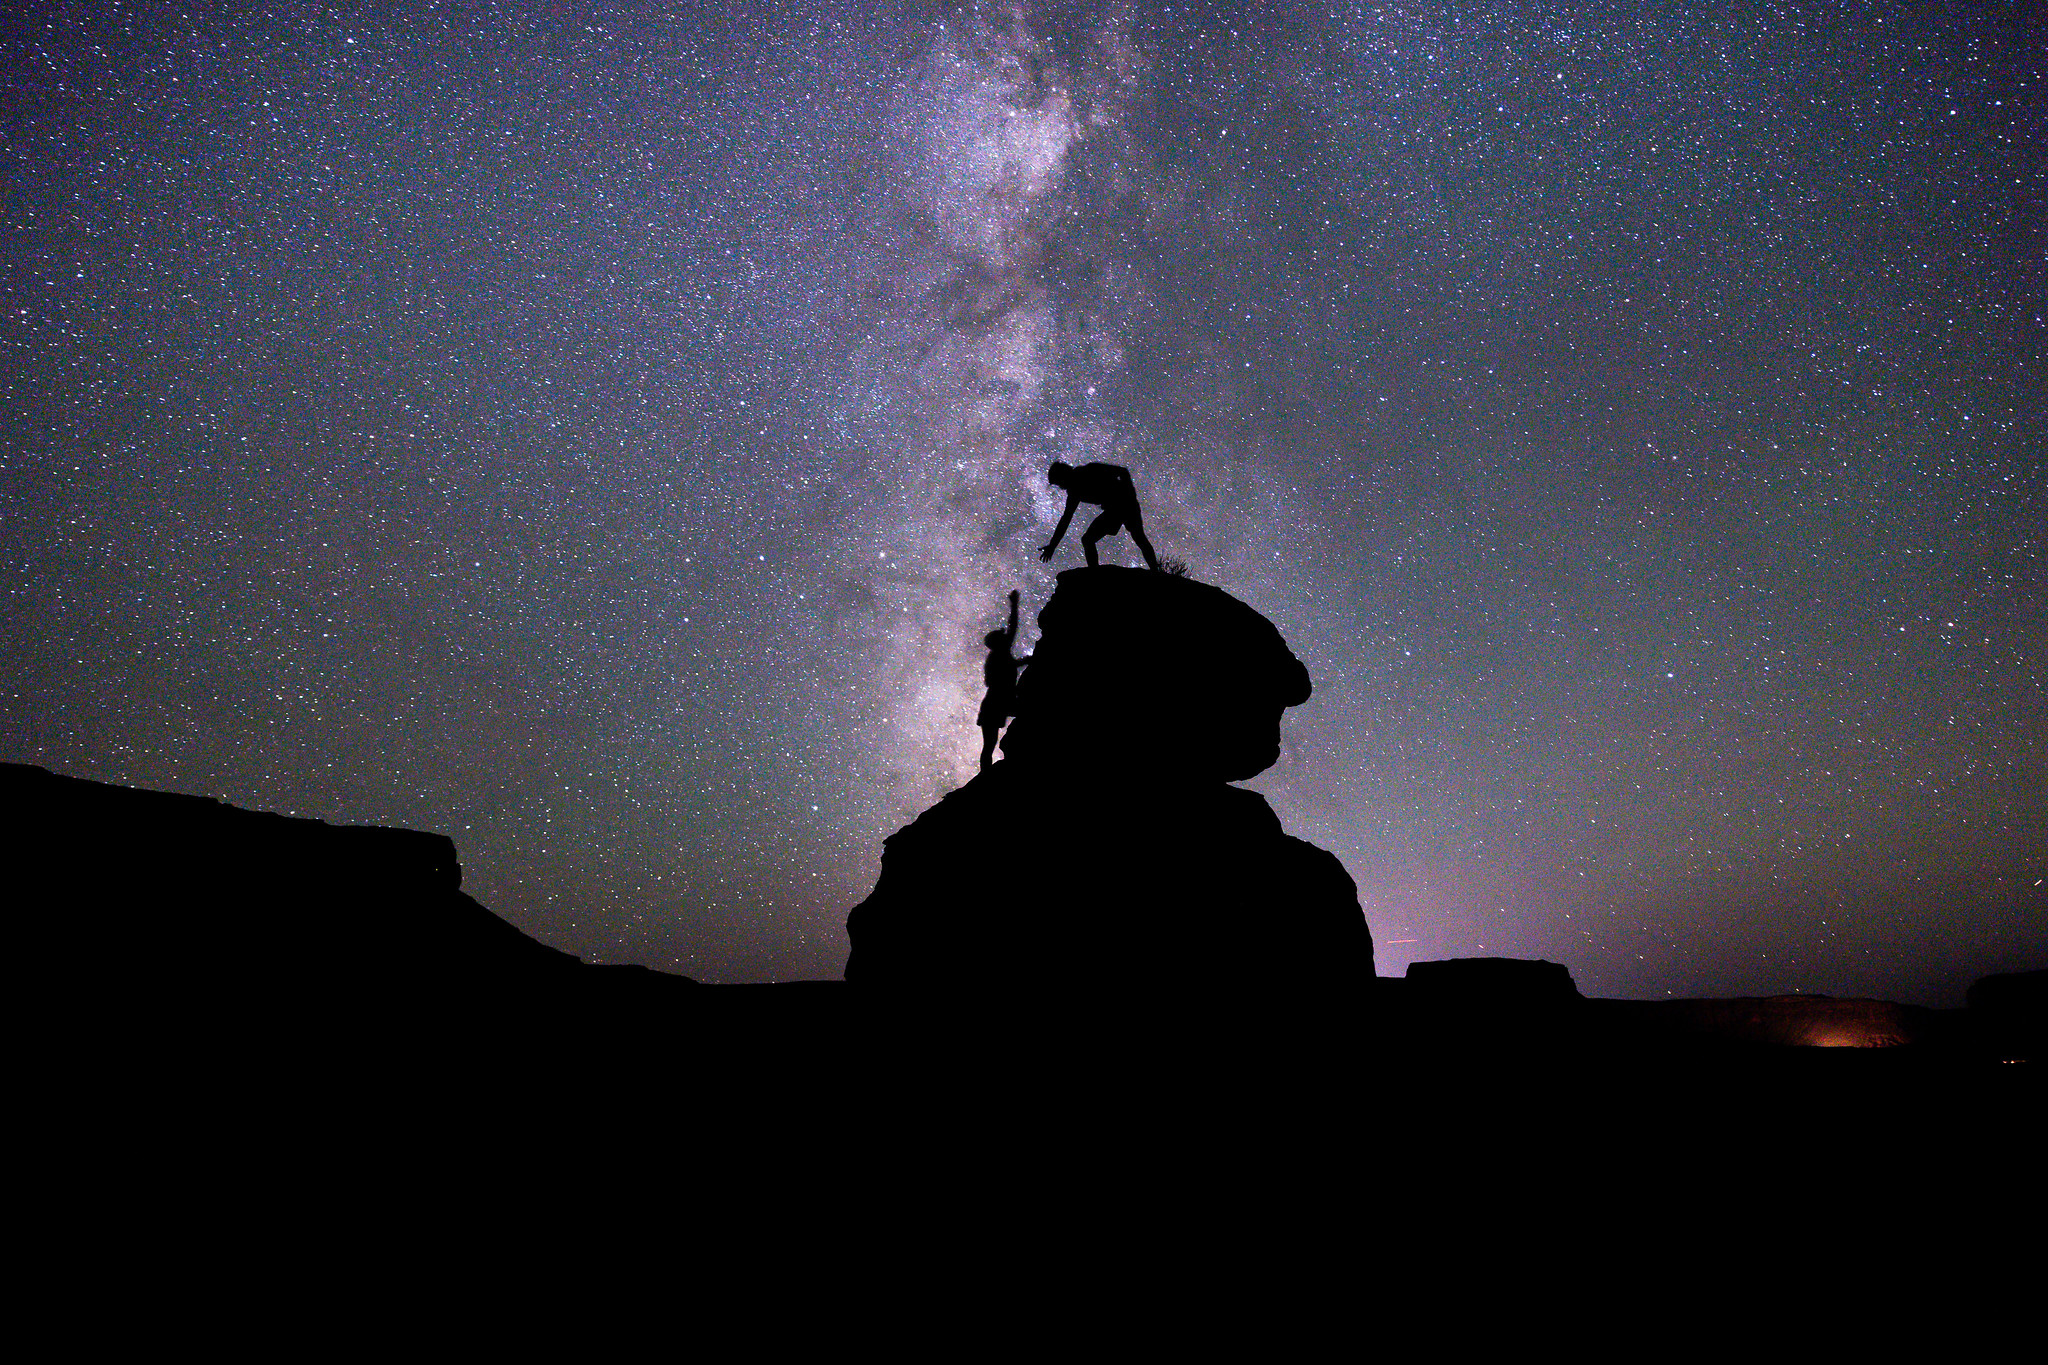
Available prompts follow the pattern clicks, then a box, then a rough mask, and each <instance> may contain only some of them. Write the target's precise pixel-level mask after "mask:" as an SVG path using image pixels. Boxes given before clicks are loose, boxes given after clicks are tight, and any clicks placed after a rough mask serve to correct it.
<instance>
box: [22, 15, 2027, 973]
mask: <svg viewBox="0 0 2048 1365" xmlns="http://www.w3.org/2000/svg"><path fill="white" fill-rule="evenodd" d="M7 23H8V25H9V26H8V27H7V28H6V29H5V30H4V32H0V52H4V54H5V64H4V67H0V71H4V73H5V82H6V86H5V88H6V90H7V96H8V98H7V102H6V106H5V109H6V124H5V127H6V136H5V139H4V150H5V154H6V162H5V164H6V174H7V180H6V192H7V200H6V203H7V213H6V219H5V222H6V233H7V238H6V242H7V245H6V250H5V253H4V257H0V308H4V316H0V391H4V393H5V395H6V397H7V408H6V417H5V427H4V436H0V455H4V475H0V477H4V482H0V496H4V503H0V552H4V554H5V556H6V560H7V563H8V565H9V568H10V573H9V578H8V594H7V597H6V599H5V601H6V603H7V612H8V615H7V620H6V626H5V632H4V635H5V639H4V644H0V649H4V655H0V657H4V661H5V677H4V683H5V686H4V695H0V757H4V758H6V759H9V760H17V761H28V762H35V763H41V764H43V765H45V766H48V767H51V768H54V769H57V770H59V771H63V772H68V773H73V774H76V775H79V776H85V777H94V778H99V779H102V780H109V781H119V782H127V783H133V784H138V785H145V786H152V787H163V788H170V789H176V790H182V791H193V792H202V793H206V794H209V795H215V796H220V797H223V798H226V799H228V800H232V801H235V802H237V803H240V804H244V805H249V806H255V807H263V808H269V809H278V810H289V811H296V812H298V813H301V814H308V815H317V816H320V817H322V818H325V819H329V820H337V821H362V822H378V823H398V824H406V825H412V826H416V827H420V828H427V829H435V830H441V831H444V832H446V833H448V834H450V835H452V836H453V837H454V838H455V839H456V840H457V843H458V845H459V847H460V848H461V851H462V855H463V861H464V865H465V869H466V876H467V884H468V886H469V888H470V889H471V891H472V893H473V894H474V895H476V896H477V898H478V899H480V900H481V901H483V902H484V903H485V904H487V905H490V906H491V907H492V908H494V909H496V910H498V911H500V912H501V913H503V914H505V915H507V916H508V917H509V918H511V919H513V920H514V921H515V922H516V923H518V924H520V925H521V926H522V927H523V928H526V929H527V930H529V931H530V932H532V933H534V934H536V935H538V936H539V937H541V938H543V939H544V940H546V941H548V942H551V943H555V944H557V945H559V946H561V947H564V948H567V949H570V950H572V951H576V952H579V953H582V954H585V955H586V956H590V957H595V958H600V959H604V960H611V961H620V960H630V961H642V962H647V963H650V964H652V965H655V966H658V967H662V968H665V969H669V970H680V971H684V972H688V973H690V974H691V975H694V976H698V977H700V978H703V979H707V980H759V979H769V978H790V977H805V976H831V975H836V974H837V972H838V970H839V967H840V965H841V963H842V962H843V960H844V955H845V940H844V936H843V932H842V927H841V926H842V922H843V920H844V917H845V913H846V911H847V909H849V908H850V907H851V906H852V905H853V904H855V903H856V902H857V901H858V900H859V899H860V897H861V896H862V895H863V894H864V893H865V891H866V889H867V887H868V886H869V885H871V884H872V881H873V878H874V875H875V871H876V867H877V859H878V857H879V853H880V845H881V840H882V838H883V837H884V836H885V835H886V834H888V833H889V832H890V831H891V830H893V829H894V828H896V827H897V826H898V825H899V824H901V823H902V822H903V821H904V820H906V819H907V818H909V817H910V816H911V815H913V814H914V813H915V812H916V811H917V810H919V809H920V808H922V807H923V806H924V805H926V804H928V803H929V802H930V801H931V800H933V799H934V798H935V797H936V796H937V795H938V794H940V793H941V792H943V791H945V790H947V789H949V788H951V787H953V786H956V785H958V784H959V783H961V782H963V781H965V780H967V778H969V777H970V776H971V775H972V772H973V766H974V760H975V756H976V754H977V752H978V747H979V733H978V731H977V730H976V729H975V727H974V725H973V715H974V710H975V706H976V703H977V702H978V700H979V687H980V676H979V663H980V644H979V641H980V637H981V635H982V634H983V632H985V631H986V630H988V629H990V628H991V627H992V626H994V625H996V624H997V623H998V621H999V614H1000V611H1001V608H1002V605H1003V596H1004V594H1005V593H1006V592H1007V591H1008V590H1009V589H1011V588H1017V589H1020V590H1021V592H1022V593H1023V595H1024V599H1025V602H1026V604H1027V625H1026V630H1025V634H1026V638H1027V643H1028V639H1029V637H1030V635H1031V633H1032V628H1031V626H1030V624H1029V622H1028V613H1029V612H1030V611H1031V610H1033V609H1035V607H1036V606H1038V605H1042V603H1043V601H1044V599H1045V597H1046V595H1047V593H1048V592H1049V591H1050V588H1051V583H1052V575H1053V573H1054V572H1055V571H1057V570H1058V569H1059V568H1062V567H1067V566H1070V565H1072V564H1074V563H1078V562H1079V547H1078V545H1076V544H1074V543H1073V542H1072V541H1071V540H1070V541H1069V543H1068V544H1067V545H1066V546H1064V547H1063V548H1062V551H1061V554H1060V556H1059V558H1058V559H1057V560H1056V561H1055V563H1054V564H1052V565H1044V564H1041V563H1040V562H1039V559H1038V556H1037V548H1038V546H1040V545H1041V544H1043V543H1044V541H1045V539H1046V537H1047V536H1048V534H1049V533H1050V530H1051V526H1052V524H1053V522H1054V521H1055V519H1056V518H1057V516H1058V513H1059V503H1058V502H1057V501H1055V499H1054V498H1053V497H1052V496H1051V491H1052V490H1050V489H1049V488H1048V487H1047V485H1046V483H1045V479H1044V474H1045V469H1046V467H1047V466H1048V465H1049V464H1050V463H1051V462H1052V461H1053V460H1055V459H1064V460H1067V461H1068V462H1070V463H1078V462H1081V461H1083V460H1090V459H1107V460H1113V461H1116V462H1118V463H1121V464H1125V465H1128V466H1129V467H1130V468H1131V469H1132V471H1133V473H1134V475H1135V477H1136V480H1137V484H1138V489H1139V492H1140V495H1141V497H1142V499H1143V501H1144V505H1145V510H1146V519H1147V525H1148V529H1149V530H1150V533H1151V536H1152V539H1153V540H1154V542H1155V543H1156V544H1157V545H1158V546H1159V548H1160V551H1161V553H1163V554H1165V555H1168V556H1170V557H1173V558H1177V559H1180V560H1182V561H1184V562H1185V563H1186V564H1187V566H1188V568H1189V570H1190V572H1192V573H1193V574H1195V575H1196V576H1197V577H1200V578H1203V579H1205V580H1207V581H1209V582H1212V583H1215V584H1218V585H1219V586H1221V587H1224V588H1226V589H1227V590H1229V591H1231V592H1233V593H1235V594H1237V595H1238V596H1240V597H1242V598H1244V599H1245V600H1246V601H1248V602H1250V603H1252V604H1253V605H1254V606H1256V607H1258V608H1259V609H1260V610H1261V611H1263V612H1265V613H1266V614H1268V615H1269V616H1271V617H1272V618H1273V619H1274V620H1275V621H1276V622H1277V623H1278V624H1279V625H1280V626H1281V628H1282V630H1283V631H1284V632H1285V634H1286V635H1287V637H1288V639H1289V640H1290V642H1291V643H1292V644H1293V645H1294V647H1295V649H1296V651H1297V652H1298V653H1299V654H1300V655H1301V656H1302V658H1303V659H1304V661H1305V662H1306V663H1307V664H1308V666H1309V668H1310V671H1311V673H1312V675H1313V676H1314V678H1315V682H1316V695H1315V697H1314V699H1313V700H1311V701H1310V702H1309V703H1308V704H1307V705H1306V706H1304V707H1301V708H1299V709H1298V710H1297V711H1296V712H1294V713H1293V714H1292V715H1291V716H1290V718H1289V721H1288V723H1287V727H1286V732H1285V743H1284V748H1283V754H1282V759H1281V762H1280V764H1279V765H1278V766H1277V767H1276V768H1275V769H1274V770H1273V771H1271V772H1269V773H1268V774H1266V775H1265V776H1263V777H1262V778H1260V779H1258V780H1257V781H1255V782H1254V783H1253V784H1252V785H1254V786H1256V787H1257V788H1259V789H1260V790H1261V791H1263V792H1265V793H1266V794H1267V796H1268V797H1269V799H1270V800H1271V801H1272V802H1273V804H1274V806H1275V808H1276V809H1277V810H1278V811H1279V812H1280V814H1281V816H1282V818H1283V820H1284V821H1285V822H1286V823H1287V825H1288V827H1289V829H1290V830H1291V831H1292V832H1294V833H1296V834H1299V835H1301V836H1303V837H1306V838H1309V839H1312V840H1314V841H1315V842H1317V843H1320V844H1322V845H1324V846H1325V847H1328V848H1329V849H1331V850H1332V851H1333V852H1335V853H1337V854H1338V856H1339V857H1341V858H1342V859H1343V861H1344V862H1345V864H1346V866H1347V867H1349V868H1350V870H1351V872H1352V874H1353V876H1354V877H1355V878H1356V879H1357V881H1358V883H1359V887H1360V892H1361V898H1362V900H1363V902H1364V904H1365V907H1366V911H1367V915H1368V918H1369V920H1370V922H1371V924H1372V926H1373V929H1374V932H1375V937H1376V940H1377V944H1378V952H1379V955H1380V961H1381V970H1382V971H1383V972H1398V971H1399V970H1400V969H1401V967H1402V965H1403V964H1404V963H1406V962H1407V961H1411V960H1420V959H1426V958H1436V957H1448V956H1455V955H1467V954H1477V953H1486V954H1506V955H1514V956H1529V957H1548V958H1550V959H1552V960H1555V961H1561V962H1564V963H1566V964H1567V965H1568V966H1570V967H1571V968H1572V970H1573V972H1574V973H1575V975H1576V976H1577V978H1578V980H1579V981H1580V983H1581V985H1582V987H1584V988H1585V989H1586V990H1588V991H1589V992H1594V993H1603V994H1613V995H1633V996H1650V995H1661V994H1663V993H1665V992H1667V991H1675V992H1679V993H1737V992H1742V993H1756V992H1768V991H1781V990H1818V991H1830V992H1834V993H1841V994H1850V993H1868V994H1877V995H1885V996H1890V997H1893V998H1903V999H1916V1000H1924V1001H1927V1002H1930V1003H1955V1001H1956V999H1957V997H1958V995H1959V992H1960V989H1961V987H1962V985H1963V984H1965V983H1966V982H1967V981H1968V979H1969V978H1970V977H1971V976H1972V975H1974V974H1976V973H1979V972H1983V971H1991V970H1997V969H2001V968H2013V967H2022V966H2038V965H2041V958H2042V957H2043V956H2044V954H2048V927H2044V916H2048V898H2044V895H2043V891H2042V888H2041V886H2040V882H2041V879H2042V878H2043V877H2044V876H2048V867H2044V865H2043V864H2044V862H2048V858H2044V854H2043V841H2042V839H2041V837H2040V830H2041V829H2042V828H2043V827H2044V817H2048V809H2044V807H2048V799H2044V791H2048V764H2044V756H2043V721H2044V714H2048V706H2044V699H2043V682H2044V676H2043V648H2044V634H2043V614H2042V608H2043V596H2042V590H2043V571H2042V559H2041V537H2040V531H2039V524H2040V523H2041V521H2042V520H2043V512H2044V501H2048V500H2044V497H2043V493H2044V478H2043V471H2042V451H2043V427H2042V416H2043V411H2044V406H2043V401H2042V400H2043V396H2044V395H2043V386H2042V382H2041V379H2040V377H2039V365H2040V361H2039V357H2040V355H2041V354H2042V353H2043V349H2044V348H2043V345H2042V342H2043V334H2044V329H2043V325H2042V318H2041V315H2040V305H2039V300H2040V299H2041V298H2042V297H2043V292H2044V286H2048V279H2044V278H2043V276H2044V271H2043V267H2042V261H2043V223H2044V221H2048V215H2044V204H2048V195H2044V185H2043V176H2042V169H2041V168H2042V165H2043V158H2042V156H2041V150H2042V146H2043V128H2042V126H2041V109H2042V107H2043V106H2042V100H2041V94H2042V88H2041V73H2040V70H2039V65H2040V63H2039V48H2038V43H2037V42H2036V41H2035V40H2034V39H2033V38H2032V37H2031V36H2030V34H2029V33H2028V31H2027V29H2026V27H2025V25H2024V23H2023V11H2022V10H2021V9H2020V8H2019V7H2017V6H2010V7H2000V6H1981V5H1971V6H1961V5H1958V6H1954V7H1948V8H1943V7H1926V6H1902V5H1873V6H1862V7H1850V8H1846V9H1845V8H1844V7H1840V6H1831V7H1818V6H1816V7H1802V6H1797V5H1781V6H1775V7H1772V8H1771V9H1769V10H1768V11H1765V12H1763V13H1761V14H1747V13H1746V14H1731V13H1727V12H1726V11H1725V7H1720V6H1706V5H1672V4H1661V5H1632V6H1625V7H1622V6H1604V5H1575V4H1528V5H1497V6H1485V7H1470V6H1447V7H1437V6H1378V7H1362V6H1352V7H1337V6H1328V7H1323V6H1308V5H1303V6H1293V7H1289V6H1276V7H1261V8H1258V9H1256V10H1254V9H1250V8H1246V9H1229V8H1217V7H1196V6H1180V5H1175V6H1170V7H1169V6H1136V5H1129V6H1116V5H1110V6H1091V5H1062V6H1055V7H1033V6H1026V7H1022V8H1009V7H1003V6H989V7H981V8H943V9H940V8H924V7H904V8H893V7H888V6H879V5H858V6H854V5H848V6H836V7H835V6H815V7H804V8H789V9H784V10H779V11H777V12H775V13H774V14H772V15H768V16H766V17H763V16H762V15H760V14H748V15H746V16H734V15H726V14H722V13H719V12H718V11H716V10H715V9H709V8H707V9H694V8H692V7H689V6H680V7H668V8H666V9H664V10H662V11H661V12H659V13H656V12H654V11H652V10H651V9H650V10H640V9H636V8H632V7H606V6H578V5H554V6H546V7H542V6H527V5H521V4H499V5H484V6H477V7H455V6H449V5H433V4H419V5H412V6H403V7H393V8H390V9H388V10H371V9H357V10H348V11H338V10H337V11H321V12H307V13H305V14H302V15H299V16H297V17H293V18H278V17H274V16H267V15H263V14H261V13H254V14H239V15H238V14H216V13H212V12H210V11H196V12H195V11H191V10H181V9H179V8H177V7H143V8H133V7H123V8H119V9H116V8H112V7H94V8H93V9H92V10H91V11H90V12H89V13H72V12H69V11H66V12H64V13H62V14H59V13H57V12H56V11H51V12H50V13H49V14H48V15H43V14H34V13H32V14H26V15H21V16H17V17H15V18H13V19H10V20H9V21H7ZM1105 549H1106V552H1107V555H1108V557H1109V558H1110V559H1111V560H1112V561H1113V562H1115V561H1120V562H1135V556H1134V553H1133V551H1132V549H1131V547H1130V545H1129V543H1128V541H1127V540H1125V539H1122V538H1117V539H1113V540H1111V541H1108V542H1106V543H1105ZM1203 644H1204V642H1202V641H1199V640H1191V641H1189V642H1188V651H1189V662H1188V666H1189V667H1199V666H1200V662H1199V661H1200V657H1201V651H1202V648H1203ZM1143 799H1144V778H1143V775H1142V774H1138V773H1127V772H1121V771H1118V770H1117V769H1116V768H1115V766H1114V764H1113V763H1110V764H1106V765H1105V766H1104V767H1103V768H1102V769H1101V770H1099V771H1096V772H1092V773H1076V774H1075V775H1074V786H1073V797H1072V800H1073V814H1074V818H1075V819H1077V820H1085V819H1089V818H1091V816H1092V814H1093V813H1094V812H1097V811H1100V810H1103V809H1106V808H1113V807H1114V806H1115V805H1116V804H1117V803H1120V802H1128V801H1137V800H1143ZM988 856H989V858H990V861H991V864H992V866H995V867H998V868H1003V869H1007V870H1009V871H1010V872H1011V873H1012V874H1013V875H1018V876H1031V877H1038V878H1042V879H1044V880H1045V881H1046V882H1047V883H1048V885H1049V886H1056V885H1057V881H1058V876H1059V870H1058V868H1057V867H1056V866H1053V865H1048V864H1047V863H1046V862H1045V861H1044V858H1043V853H1042V851H1041V850H1035V849H1030V848H1007V849H1005V848H992V849H990V850H989V853H988Z"/></svg>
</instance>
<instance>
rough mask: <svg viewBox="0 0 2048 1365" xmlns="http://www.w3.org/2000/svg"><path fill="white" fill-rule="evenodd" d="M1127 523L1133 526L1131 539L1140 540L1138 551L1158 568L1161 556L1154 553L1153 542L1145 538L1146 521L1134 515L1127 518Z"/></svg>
mask: <svg viewBox="0 0 2048 1365" xmlns="http://www.w3.org/2000/svg"><path fill="white" fill-rule="evenodd" d="M1126 525H1128V526H1129V527H1130V528H1131V539H1132V540H1135V541H1137V542H1138V551H1139V553H1141V554H1143V555H1144V556H1145V562H1146V563H1147V564H1149V565H1151V566H1152V567H1153V568H1155V569H1156V568H1158V567H1159V556H1158V555H1156V554H1153V553H1152V542H1151V541H1149V540H1147V539H1145V523H1144V522H1142V521H1140V520H1138V519H1137V518H1136V517H1135V516H1134V517H1130V518H1128V519H1127V521H1126Z"/></svg>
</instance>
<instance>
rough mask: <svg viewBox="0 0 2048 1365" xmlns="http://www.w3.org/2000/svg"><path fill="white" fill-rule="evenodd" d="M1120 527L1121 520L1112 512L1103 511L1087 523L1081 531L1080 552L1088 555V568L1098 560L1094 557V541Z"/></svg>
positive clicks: (1121, 525)
mask: <svg viewBox="0 0 2048 1365" xmlns="http://www.w3.org/2000/svg"><path fill="white" fill-rule="evenodd" d="M1122 529H1123V521H1122V519H1121V518H1119V517H1118V516H1117V514H1116V513H1114V512H1104V513H1103V514H1102V515H1101V516H1099V517H1097V518H1096V519H1095V520H1093V521H1091V522H1089V523H1088V529H1087V530H1085V531H1083V532H1082V533H1081V553H1082V554H1084V555H1086V556H1087V557H1088V567H1089V568H1091V569H1092V568H1094V567H1095V566H1096V564H1097V563H1098V562H1099V561H1098V560H1097V559H1096V557H1095V542H1096V541H1098V540H1100V539H1102V538H1103V537H1104V536H1113V535H1115V534H1116V533H1117V532H1118V531H1120V530H1122Z"/></svg>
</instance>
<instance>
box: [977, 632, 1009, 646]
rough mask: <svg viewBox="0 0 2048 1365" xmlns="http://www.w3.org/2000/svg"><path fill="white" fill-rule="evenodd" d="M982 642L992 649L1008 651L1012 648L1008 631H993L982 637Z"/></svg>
mask: <svg viewBox="0 0 2048 1365" xmlns="http://www.w3.org/2000/svg"><path fill="white" fill-rule="evenodd" d="M981 642H982V643H983V644H985V645H987V646H988V647H989V648H990V649H1008V648H1009V647H1010V632H1009V631H1007V630H992V631H990V632H989V633H988V634H986V635H984V636H982V637H981Z"/></svg>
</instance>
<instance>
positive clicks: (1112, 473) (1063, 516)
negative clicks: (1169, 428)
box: [1038, 461, 1159, 569]
mask: <svg viewBox="0 0 2048 1365" xmlns="http://www.w3.org/2000/svg"><path fill="white" fill-rule="evenodd" d="M1046 477H1047V478H1048V479H1050V480H1052V486H1053V487H1054V488H1064V489H1066V490H1067V510H1066V511H1064V512H1062V513H1060V524H1059V525H1058V526H1056V527H1054V528H1053V533H1052V540H1051V542H1050V543H1048V544H1047V545H1046V546H1045V547H1044V548H1043V549H1041V550H1040V551H1039V552H1038V557H1039V558H1040V559H1047V560H1049V559H1051V558H1052V552H1053V551H1054V550H1057V549H1058V548H1059V547H1060V537H1062V536H1064V535H1066V533H1067V523H1068V522H1070V521H1072V520H1073V519H1074V505H1075V504H1076V503H1082V502H1092V503H1094V504H1095V505H1096V506H1098V507H1100V508H1101V509H1102V515H1101V516H1099V517H1097V518H1096V519H1095V520H1093V521H1091V522H1089V523H1088V529H1087V530H1085V531H1083V532H1082V533H1081V553H1083V554H1085V555H1087V556H1088V567H1089V568H1091V569H1092V568H1094V567H1095V564H1096V559H1095V542H1096V541H1098V540H1100V539H1102V538H1103V537H1104V536H1113V535H1115V534H1116V533H1117V532H1118V531H1120V530H1123V529H1124V528H1126V527H1128V528H1129V529H1130V532H1131V539H1132V540H1135V541H1136V542H1138V549H1139V550H1140V551H1142V552H1143V553H1144V556H1145V562H1146V563H1147V564H1149V565H1151V566H1152V567H1153V568H1155V569H1156V568H1158V567H1159V556H1158V555H1155V554H1153V553H1152V542H1151V541H1149V540H1147V539H1145V522H1144V519H1143V518H1141V517H1140V516H1139V515H1138V490H1137V489H1135V488H1133V487H1132V486H1131V471H1130V470H1128V469H1125V468H1124V467H1123V466H1122V465H1120V464H1084V465H1082V466H1081V467H1080V468H1079V469H1076V468H1074V466H1072V465H1070V464H1067V463H1065V462H1063V461H1055V462H1054V464H1053V467H1052V472H1051V473H1049V474H1047V475H1046Z"/></svg>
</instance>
